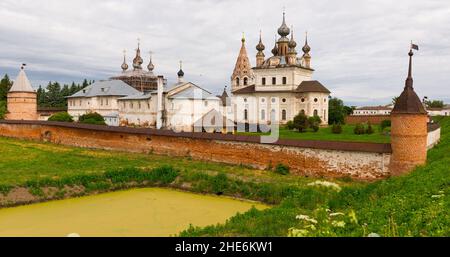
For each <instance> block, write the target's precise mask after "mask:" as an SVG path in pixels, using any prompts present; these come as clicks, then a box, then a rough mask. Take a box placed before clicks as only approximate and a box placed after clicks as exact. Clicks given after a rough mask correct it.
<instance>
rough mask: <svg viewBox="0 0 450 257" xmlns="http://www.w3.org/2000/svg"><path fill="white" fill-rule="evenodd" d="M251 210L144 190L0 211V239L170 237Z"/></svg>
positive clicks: (235, 203) (241, 204)
mask: <svg viewBox="0 0 450 257" xmlns="http://www.w3.org/2000/svg"><path fill="white" fill-rule="evenodd" d="M252 206H255V208H257V209H264V208H267V206H265V205H263V204H260V203H254V202H247V201H240V200H236V199H232V198H227V197H218V196H210V195H200V194H194V193H188V192H181V191H176V190H171V189H161V188H145V189H131V190H127V191H118V192H112V193H105V194H99V195H93V196H85V197H80V198H73V199H66V200H59V201H50V202H45V203H38V204H32V205H25V206H19V207H13V208H5V209H0V236H67V235H69V234H72V233H76V234H79V235H80V236H170V235H176V234H177V233H179V232H181V231H182V230H184V229H186V228H188V227H189V224H192V225H194V226H207V225H212V224H216V223H221V222H224V221H226V220H227V219H228V218H230V217H231V216H233V215H235V214H236V213H238V212H240V213H243V212H246V211H248V210H249V209H250V208H252Z"/></svg>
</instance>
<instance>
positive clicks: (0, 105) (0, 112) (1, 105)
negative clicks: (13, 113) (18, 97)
mask: <svg viewBox="0 0 450 257" xmlns="http://www.w3.org/2000/svg"><path fill="white" fill-rule="evenodd" d="M5 115H6V101H4V100H2V101H0V120H3V119H4V118H5Z"/></svg>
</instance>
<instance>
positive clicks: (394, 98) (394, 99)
mask: <svg viewBox="0 0 450 257" xmlns="http://www.w3.org/2000/svg"><path fill="white" fill-rule="evenodd" d="M397 100H398V96H394V97H392V104H393V105H395V104H396V103H397Z"/></svg>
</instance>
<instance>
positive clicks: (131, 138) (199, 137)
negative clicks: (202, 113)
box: [0, 120, 391, 180]
mask: <svg viewBox="0 0 450 257" xmlns="http://www.w3.org/2000/svg"><path fill="white" fill-rule="evenodd" d="M0 136H5V137H13V138H20V139H28V140H36V141H44V142H52V143H56V144H62V145H69V146H77V147H88V148H98V149H107V150H121V151H130V152H141V153H155V154H166V155H172V156H186V157H191V158H193V159H196V160H205V161H213V162H223V163H230V164H243V165H249V166H252V167H255V168H259V169H265V168H267V167H268V166H269V165H271V166H272V167H275V166H276V165H277V164H278V163H283V164H285V165H287V166H289V167H290V169H291V173H293V174H297V175H305V176H314V177H322V176H323V177H352V178H354V179H358V180H376V179H380V178H385V177H387V176H389V170H388V165H389V160H390V156H391V147H390V145H389V144H376V143H356V142H332V141H328V142H327V141H307V140H305V141H303V140H282V139H280V140H279V141H277V142H276V143H274V144H260V143H259V142H260V138H259V137H258V136H242V135H226V134H208V133H189V132H183V133H175V132H172V131H166V130H153V129H139V128H126V127H108V126H97V125H88V124H77V123H61V122H43V121H12V120H6V121H0Z"/></svg>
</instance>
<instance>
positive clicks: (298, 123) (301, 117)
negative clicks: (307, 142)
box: [293, 113, 309, 132]
mask: <svg viewBox="0 0 450 257" xmlns="http://www.w3.org/2000/svg"><path fill="white" fill-rule="evenodd" d="M293 125H294V128H295V129H298V132H303V131H305V130H306V129H308V125H309V124H308V117H306V115H305V114H303V113H299V114H297V115H296V116H295V117H294V121H293Z"/></svg>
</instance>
